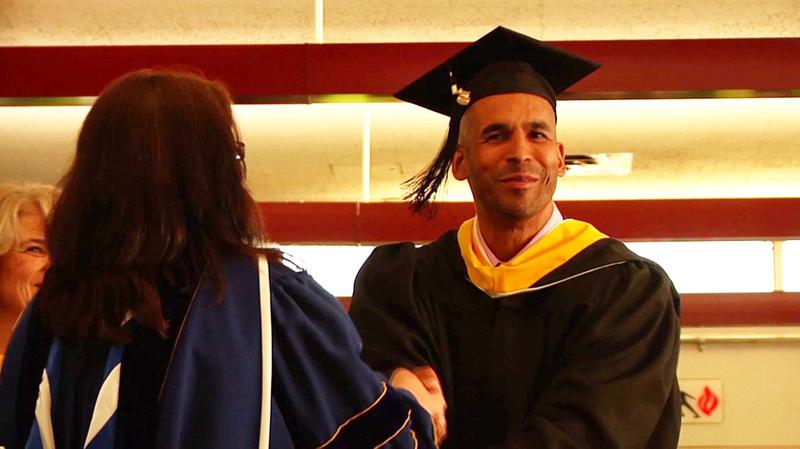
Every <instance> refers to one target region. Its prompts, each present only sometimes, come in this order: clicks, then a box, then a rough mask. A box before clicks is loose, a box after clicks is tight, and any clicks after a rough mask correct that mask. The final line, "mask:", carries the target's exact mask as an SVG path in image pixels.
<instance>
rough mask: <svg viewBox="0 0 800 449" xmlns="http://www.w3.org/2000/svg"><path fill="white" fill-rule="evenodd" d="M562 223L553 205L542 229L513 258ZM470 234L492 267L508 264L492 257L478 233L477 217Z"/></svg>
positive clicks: (560, 216)
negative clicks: (551, 211)
mask: <svg viewBox="0 0 800 449" xmlns="http://www.w3.org/2000/svg"><path fill="white" fill-rule="evenodd" d="M562 221H564V216H563V215H561V211H560V210H558V206H556V205H555V203H553V213H552V214H550V218H549V219H548V220H547V222H546V223H545V224H544V226H542V229H540V230H539V232H537V233H536V235H534V236H533V237H531V239H530V241H528V243H527V244H526V245H525V247H524V248H522V249H521V250H519V252H518V253H517V254H515V255H514V257H517V256H518V255H520V254H522V253H524V252H525V251H527V250H528V248H530V247H531V246H533V245H534V244H535V243H536V242H538V241H539V240H541V239H542V237H544V236H545V235H547V233H548V232H550V231H551V230H552V229H553V228H555V227H556V226H558V224H559V223H561V222H562ZM472 232H473V235H472V237H473V239H474V240H475V241H476V242H478V251H480V253H481V255H482V256H483V257H484V259H486V260H488V261H489V263H490V264H491V265H492V266H493V267H496V266H498V265H500V264H501V263H503V262H508V261H507V260H506V261H504V260H500V259H498V258H497V256H495V255H494V253H493V252H492V250H491V249H489V245H487V244H486V240H484V239H483V234H481V232H480V227H479V226H478V217H477V216H476V217H475V226H473V228H472ZM514 257H512V258H511V259H509V260H512V259H514Z"/></svg>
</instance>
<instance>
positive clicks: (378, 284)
mask: <svg viewBox="0 0 800 449" xmlns="http://www.w3.org/2000/svg"><path fill="white" fill-rule="evenodd" d="M597 67H598V66H597V65H596V64H594V63H592V62H590V61H587V60H585V59H582V58H580V57H577V56H576V55H573V54H570V53H567V52H565V51H563V50H560V49H557V48H553V47H550V46H547V45H545V44H543V43H541V42H539V41H537V40H535V39H532V38H530V37H528V36H525V35H522V34H519V33H516V32H513V31H510V30H508V29H505V28H502V27H499V28H497V29H495V30H494V31H492V32H491V33H489V34H488V35H486V36H484V37H483V38H481V39H479V40H478V41H476V42H475V43H473V44H472V45H470V46H469V47H467V48H466V49H464V50H463V51H461V52H459V53H457V54H456V55H454V56H453V57H451V58H450V59H449V60H448V61H446V62H445V63H443V64H441V65H439V66H437V67H436V68H434V69H433V70H431V71H430V72H428V73H427V74H425V75H424V76H422V77H421V78H420V79H418V80H417V81H414V82H413V83H411V84H410V85H409V86H407V87H405V88H404V89H402V90H401V91H400V92H398V93H397V94H396V96H397V97H398V98H400V99H401V100H405V101H409V102H412V103H415V104H418V105H420V106H423V107H425V108H428V109H431V110H434V111H436V112H439V113H442V114H445V115H448V116H449V117H450V118H451V120H450V126H449V132H448V136H447V138H446V140H445V143H444V145H443V147H442V148H441V150H440V152H439V154H438V156H437V157H436V159H435V160H434V161H433V162H432V163H431V165H430V167H429V168H428V169H427V170H426V171H424V172H422V173H421V174H420V175H418V176H417V177H416V178H415V179H414V180H412V184H411V187H412V189H413V191H412V192H411V194H410V195H409V197H410V198H411V200H412V207H413V208H414V209H416V210H418V211H423V210H425V209H426V208H427V207H430V206H429V201H430V200H431V199H432V198H433V196H434V194H435V193H436V190H437V188H438V187H439V185H440V184H441V182H442V181H443V180H444V179H445V178H446V176H447V172H448V170H449V169H450V168H452V172H453V175H454V177H455V178H456V179H458V180H467V182H468V183H469V186H470V189H471V190H472V194H473V197H474V201H475V210H476V215H475V217H473V218H471V219H469V220H467V221H466V222H464V223H463V224H462V225H461V226H460V228H459V229H458V230H452V231H449V232H447V233H445V234H444V235H442V236H441V237H440V238H439V239H438V240H436V241H434V242H432V243H430V244H428V245H425V246H422V247H416V246H415V245H414V244H412V243H409V242H406V243H398V244H392V245H386V246H381V247H379V248H377V249H376V250H375V251H374V252H373V254H372V255H371V256H370V258H369V259H368V260H367V261H366V263H365V264H364V266H363V267H362V269H361V271H360V273H359V275H358V277H357V279H356V285H355V292H354V295H353V303H352V309H351V316H352V318H353V320H354V321H355V323H356V327H357V328H358V330H359V332H360V333H361V335H362V337H363V340H364V355H363V356H364V358H365V359H366V361H367V362H368V363H369V364H370V365H371V366H372V367H373V368H375V369H378V370H381V371H383V372H385V373H387V374H390V373H391V374H392V380H393V382H394V383H395V385H405V386H406V387H407V388H409V389H410V390H412V391H414V392H415V393H416V394H417V396H418V398H419V399H420V401H422V402H423V403H428V404H437V403H438V404H439V408H440V410H442V411H444V409H445V408H446V415H445V416H446V420H445V416H438V417H435V418H438V419H436V422H437V426H436V427H437V431H438V434H439V436H440V437H443V436H444V435H445V433H446V434H447V438H446V439H445V441H444V443H443V445H442V447H443V448H447V449H452V448H470V449H482V448H500V447H502V448H536V449H548V448H621V449H633V448H654V449H655V448H659V449H660V448H675V447H676V446H677V441H678V434H679V430H680V405H681V400H680V391H679V388H678V383H677V380H676V374H675V370H676V364H677V360H678V348H679V344H680V342H679V334H680V322H679V297H678V294H677V292H676V291H675V289H674V287H673V285H672V283H671V281H670V279H669V278H668V277H667V275H666V273H665V272H664V271H663V270H662V269H661V268H660V267H659V266H658V265H656V264H655V263H653V262H651V261H649V260H646V259H644V258H642V257H639V256H637V255H636V254H634V253H633V252H631V251H630V250H629V249H628V248H626V247H625V245H624V244H623V243H622V242H620V241H618V240H614V239H612V238H609V237H607V236H606V235H604V234H603V233H601V232H600V231H598V230H597V229H595V228H594V227H593V226H592V225H590V224H588V223H585V222H581V221H578V220H572V219H564V218H563V217H562V215H561V213H560V212H559V210H558V208H557V207H556V205H555V204H554V202H553V193H554V190H555V187H556V181H557V179H558V177H560V176H563V175H564V173H565V171H566V165H565V157H564V146H563V144H561V143H560V142H559V141H558V139H557V137H556V94H558V93H560V92H562V91H564V90H565V89H567V88H568V87H569V86H571V85H573V84H574V83H576V82H577V81H579V80H580V79H582V78H583V77H585V76H586V75H588V74H589V73H591V72H593V71H594V70H595V69H596V68H597ZM440 415H441V414H440ZM445 428H446V430H445Z"/></svg>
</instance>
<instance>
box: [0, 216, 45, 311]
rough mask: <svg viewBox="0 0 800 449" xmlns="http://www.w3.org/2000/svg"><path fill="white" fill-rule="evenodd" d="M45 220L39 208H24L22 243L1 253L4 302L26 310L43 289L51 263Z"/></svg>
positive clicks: (0, 292) (0, 289)
mask: <svg viewBox="0 0 800 449" xmlns="http://www.w3.org/2000/svg"><path fill="white" fill-rule="evenodd" d="M44 232H45V219H44V215H42V213H41V212H40V211H39V209H38V208H36V207H35V206H32V205H25V206H23V207H22V208H21V209H20V215H19V234H20V242H19V244H18V245H16V246H14V247H12V248H11V249H9V250H8V252H6V253H5V254H2V255H0V305H2V307H4V308H11V309H18V310H22V308H24V307H25V304H27V302H28V301H30V300H31V298H32V297H33V295H35V294H36V292H37V291H38V290H39V287H40V286H41V284H42V281H43V280H44V273H45V271H47V268H48V267H49V266H50V254H49V252H48V251H47V244H46V243H45V237H44Z"/></svg>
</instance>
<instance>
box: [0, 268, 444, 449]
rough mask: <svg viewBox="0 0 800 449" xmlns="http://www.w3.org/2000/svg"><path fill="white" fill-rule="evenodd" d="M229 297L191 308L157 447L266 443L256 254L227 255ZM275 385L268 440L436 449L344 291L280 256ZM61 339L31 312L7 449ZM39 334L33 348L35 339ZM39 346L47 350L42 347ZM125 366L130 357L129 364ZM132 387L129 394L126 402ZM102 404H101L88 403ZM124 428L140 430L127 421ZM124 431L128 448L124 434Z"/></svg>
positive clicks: (10, 405) (7, 411) (9, 385)
mask: <svg viewBox="0 0 800 449" xmlns="http://www.w3.org/2000/svg"><path fill="white" fill-rule="evenodd" d="M222 268H223V274H224V279H225V284H224V285H225V288H224V295H223V299H222V301H221V302H220V303H215V302H214V297H213V296H214V295H213V293H212V291H211V290H210V289H200V291H199V293H198V294H197V296H196V298H195V299H194V301H193V302H192V303H191V305H189V306H188V310H187V312H186V319H185V322H184V325H183V327H182V328H181V330H180V331H179V333H178V335H177V339H176V343H175V349H174V354H173V355H172V360H171V361H170V363H169V365H168V368H167V370H166V374H165V376H164V382H163V391H162V393H161V397H160V400H159V402H158V405H157V410H153V413H154V414H155V413H157V415H156V416H157V425H156V429H157V431H156V432H155V435H154V438H153V440H154V447H157V448H165V449H176V448H220V447H226V448H248V449H249V448H256V447H258V440H259V425H260V422H261V409H262V407H261V398H262V378H261V377H262V376H261V369H262V366H261V363H262V357H261V333H262V329H261V323H260V312H259V310H260V309H259V282H258V281H259V276H258V266H257V264H256V262H255V261H253V260H251V259H249V258H246V257H232V258H227V259H225V260H224V263H223V267H222ZM269 277H270V293H271V322H272V329H271V333H272V382H271V383H272V387H271V407H270V409H271V413H270V418H269V421H270V432H269V447H271V448H286V449H292V448H307V447H320V446H324V447H326V448H360V447H365V448H366V447H369V448H372V447H375V446H377V445H380V444H381V443H384V442H386V443H387V444H386V446H384V447H387V448H406V447H407V448H413V447H420V448H426V447H430V448H432V447H433V443H432V438H433V435H432V430H433V429H432V426H431V421H430V417H429V415H428V414H427V413H426V412H425V411H424V410H423V409H422V408H421V407H420V406H419V405H418V404H417V403H416V402H415V401H414V400H413V399H412V398H411V397H410V395H408V394H407V393H404V392H399V391H396V390H394V389H392V388H391V387H390V386H388V385H387V384H386V383H385V382H384V381H383V379H382V378H381V377H379V376H378V375H376V374H375V373H374V372H373V371H371V370H370V369H369V368H368V367H367V366H366V365H364V364H363V363H362V362H361V361H360V359H359V353H360V351H361V341H360V339H359V337H358V334H357V333H356V331H355V329H354V327H353V325H352V324H351V322H350V320H349V318H348V317H347V315H346V313H345V312H344V310H343V309H342V307H341V305H340V304H339V303H338V301H337V300H336V298H334V297H333V296H331V295H330V294H329V293H328V292H326V291H325V290H324V289H322V288H321V287H320V286H319V285H318V284H317V283H316V282H315V281H314V280H313V279H311V277H310V276H308V275H307V274H306V273H305V272H296V271H294V270H292V269H290V268H288V267H286V266H283V265H279V264H274V263H270V264H269ZM51 338H52V337H51V336H50V335H49V334H48V331H47V329H46V326H44V325H43V323H41V321H40V320H39V319H38V317H37V313H36V302H34V303H32V305H31V306H30V307H29V308H28V309H27V310H26V312H25V314H24V315H23V317H22V319H21V321H20V323H19V325H18V326H17V329H16V331H15V333H14V336H13V338H12V341H11V343H10V345H9V348H8V351H7V354H6V358H5V361H4V366H3V371H2V374H0V404H2V407H0V446H5V447H6V448H7V449H16V448H21V447H24V444H25V442H24V440H25V439H26V438H27V433H28V431H29V429H30V426H31V422H32V420H33V416H32V406H31V404H32V403H33V402H35V397H32V396H35V392H34V393H31V390H32V389H31V388H20V386H21V385H22V384H23V383H24V379H26V378H27V379H29V380H30V378H31V376H33V377H34V378H36V379H40V378H41V375H42V374H41V373H42V371H41V370H42V367H43V366H44V363H45V360H43V359H44V358H46V355H47V353H46V351H43V350H42V349H41V347H42V343H41V342H43V341H49V339H51ZM33 341H36V342H37V343H36V344H35V345H34V344H32V343H31V342H33ZM31 346H38V348H39V349H35V348H34V349H32V348H31ZM123 365H124V360H123ZM125 389H126V382H125V381H124V380H123V382H121V386H120V398H121V399H120V400H122V398H123V397H126V394H125ZM88 406H91V405H87V407H88ZM117 428H118V429H131V428H132V427H131V426H125V425H119V423H118V426H117ZM125 439H126V436H125V435H118V436H117V439H116V440H117V446H119V442H120V441H125Z"/></svg>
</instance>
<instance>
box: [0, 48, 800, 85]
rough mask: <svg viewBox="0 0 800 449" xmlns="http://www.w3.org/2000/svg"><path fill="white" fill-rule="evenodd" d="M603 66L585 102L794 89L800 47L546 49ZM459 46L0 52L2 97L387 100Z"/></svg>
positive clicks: (799, 81)
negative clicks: (187, 90)
mask: <svg viewBox="0 0 800 449" xmlns="http://www.w3.org/2000/svg"><path fill="white" fill-rule="evenodd" d="M553 43H554V44H555V45H558V46H561V47H563V48H566V49H568V50H572V51H575V52H577V53H580V54H583V55H585V56H587V57H589V58H592V59H594V60H596V61H598V62H600V63H602V64H603V67H602V68H601V69H600V70H599V71H598V72H597V73H596V74H595V75H593V76H591V77H589V78H587V79H586V80H584V81H583V82H581V83H579V84H578V85H576V86H575V87H574V88H573V89H572V90H571V92H573V93H575V94H577V95H578V96H581V95H582V94H583V95H588V96H591V94H593V93H595V94H596V93H615V92H654V91H705V90H717V89H725V90H730V89H751V90H757V91H784V92H785V91H788V90H796V89H800V58H798V57H797V55H798V54H800V38H764V39H700V40H697V39H689V40H633V41H568V42H553ZM465 45H466V44H465V43H395V44H392V43H388V44H386V43H372V44H297V45H190V46H186V45H173V46H101V47H98V46H82V47H0V97H74V96H95V95H97V94H98V93H99V92H100V90H101V89H102V88H103V86H105V85H106V84H107V83H108V82H109V81H111V80H112V79H114V78H116V77H118V76H119V75H121V74H123V73H126V72H129V71H131V70H135V69H139V68H144V67H153V66H181V65H182V66H192V67H196V68H198V69H200V70H201V71H203V72H204V73H205V74H206V75H207V76H209V77H210V78H214V79H219V80H222V81H224V82H225V83H226V84H227V85H228V86H229V88H230V89H231V91H232V92H233V94H234V95H235V96H237V97H239V98H246V97H256V98H263V99H266V100H270V99H274V98H278V97H299V98H302V97H310V96H318V95H330V94H348V93H353V94H371V95H391V94H392V93H393V92H394V91H396V90H397V89H399V88H400V87H402V86H403V85H405V84H406V83H408V82H409V81H411V80H412V79H414V78H416V77H417V76H419V75H420V74H421V73H423V72H424V71H425V70H427V69H428V68H430V67H432V66H433V65H435V64H437V63H438V62H440V61H441V60H443V59H444V58H446V57H447V56H448V55H451V54H453V53H454V52H456V51H458V50H459V49H461V48H463V47H464V46H465Z"/></svg>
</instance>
